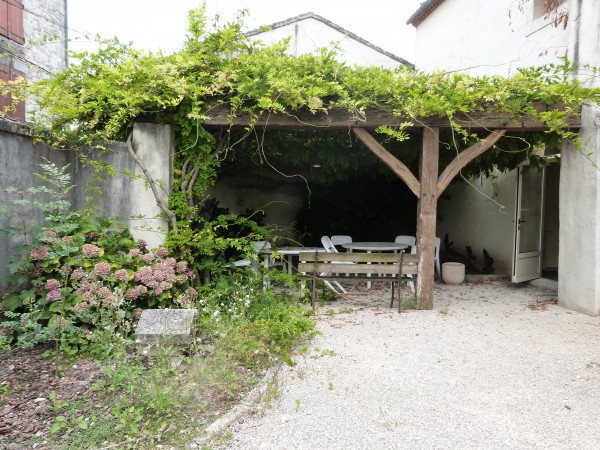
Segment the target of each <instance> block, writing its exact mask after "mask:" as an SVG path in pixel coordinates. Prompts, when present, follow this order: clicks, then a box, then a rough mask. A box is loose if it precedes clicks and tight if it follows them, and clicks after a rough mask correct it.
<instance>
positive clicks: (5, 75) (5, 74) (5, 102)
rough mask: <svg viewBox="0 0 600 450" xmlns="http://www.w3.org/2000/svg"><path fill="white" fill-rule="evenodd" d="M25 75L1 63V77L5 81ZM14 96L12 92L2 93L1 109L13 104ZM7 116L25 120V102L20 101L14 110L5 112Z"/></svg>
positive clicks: (0, 97)
mask: <svg viewBox="0 0 600 450" xmlns="http://www.w3.org/2000/svg"><path fill="white" fill-rule="evenodd" d="M24 76H25V75H24V74H23V73H22V72H19V71H18V70H14V69H12V68H10V67H8V66H6V65H3V64H0V79H1V80H3V81H10V80H14V79H15V78H17V77H24ZM12 103H13V101H12V96H11V95H10V94H6V95H0V110H4V108H6V107H8V106H10V105H12ZM3 115H4V116H5V117H9V118H11V119H15V120H22V121H25V102H20V103H18V104H17V105H15V110H14V111H9V112H7V113H4V114H3Z"/></svg>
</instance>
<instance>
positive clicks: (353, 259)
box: [298, 251, 418, 276]
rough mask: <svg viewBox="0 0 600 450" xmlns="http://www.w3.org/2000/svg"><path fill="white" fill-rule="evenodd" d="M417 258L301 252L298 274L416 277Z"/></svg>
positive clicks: (406, 255) (402, 254)
mask: <svg viewBox="0 0 600 450" xmlns="http://www.w3.org/2000/svg"><path fill="white" fill-rule="evenodd" d="M417 261H418V257H417V255H415V254H405V253H326V252H325V251H323V252H301V253H300V264H299V265H298V272H300V273H337V274H381V275H394V276H397V275H398V274H400V273H402V275H403V276H404V275H416V273H417Z"/></svg>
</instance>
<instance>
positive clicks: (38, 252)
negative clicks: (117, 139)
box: [29, 247, 49, 261]
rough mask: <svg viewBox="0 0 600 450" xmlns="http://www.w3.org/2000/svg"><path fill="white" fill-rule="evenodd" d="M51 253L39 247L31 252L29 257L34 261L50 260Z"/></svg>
mask: <svg viewBox="0 0 600 450" xmlns="http://www.w3.org/2000/svg"><path fill="white" fill-rule="evenodd" d="M48 255H49V252H48V249H47V248H46V247H38V248H34V249H33V250H31V252H30V253H29V257H30V258H31V259H33V260H34V261H41V260H43V259H46V258H48Z"/></svg>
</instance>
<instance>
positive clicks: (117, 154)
mask: <svg viewBox="0 0 600 450" xmlns="http://www.w3.org/2000/svg"><path fill="white" fill-rule="evenodd" d="M133 141H134V148H135V149H136V150H137V154H138V156H140V157H141V158H142V159H144V160H145V164H146V166H147V168H148V170H149V171H150V172H151V174H152V176H153V177H154V179H155V180H157V181H159V182H160V184H161V185H162V186H164V191H163V195H164V198H166V197H168V195H169V192H170V186H171V172H172V170H171V160H172V155H173V133H172V130H171V128H170V127H169V126H166V125H155V124H136V125H135V126H134V132H133ZM109 147H110V149H109V151H107V152H103V153H94V152H91V153H90V156H91V157H94V158H97V159H101V160H103V161H106V162H107V163H109V164H111V165H113V166H114V167H115V169H116V171H117V173H116V175H114V176H107V177H106V178H105V179H104V180H103V181H102V182H101V183H100V185H99V187H100V190H101V196H100V197H95V198H93V202H94V203H95V204H96V205H97V206H98V212H99V213H100V214H102V215H105V216H113V217H115V216H117V217H121V218H123V219H124V220H125V222H126V223H127V224H128V225H129V227H130V229H131V230H132V232H133V234H134V236H135V237H136V238H138V239H144V240H146V241H147V242H148V243H149V245H150V246H151V247H156V246H159V245H160V244H162V242H163V241H164V237H165V232H166V230H167V222H166V220H165V219H164V217H163V216H162V214H161V211H160V209H159V208H158V206H157V205H156V201H155V199H154V196H153V194H152V192H151V191H150V189H149V188H148V187H147V186H146V183H145V180H144V179H142V178H141V175H142V173H141V171H140V169H139V167H138V166H137V165H136V163H135V161H134V159H133V158H132V157H131V155H130V154H129V151H128V149H127V146H126V144H125V143H113V144H111V145H110V146H109ZM45 159H47V160H50V161H52V162H54V163H55V164H56V165H58V166H59V167H62V166H64V165H66V164H71V174H72V182H73V184H75V186H76V187H75V188H74V189H73V190H72V191H71V196H70V198H69V200H70V202H71V204H72V206H73V209H81V208H83V207H84V206H85V203H86V196H88V195H90V194H89V193H88V191H86V189H85V188H86V187H87V183H88V181H89V180H91V179H92V175H93V173H92V171H91V169H90V168H89V167H88V168H86V167H81V165H80V164H79V163H78V162H77V161H76V159H75V157H74V154H73V153H71V152H69V151H65V150H57V149H53V148H51V147H49V146H47V145H45V144H42V143H34V142H33V139H32V137H31V135H30V134H29V130H28V128H27V127H25V126H23V125H22V124H18V123H16V122H13V121H10V120H5V119H0V204H1V205H6V204H9V202H10V201H11V200H12V198H13V197H12V196H11V195H10V194H7V193H5V192H4V188H6V187H12V186H14V187H16V188H17V189H19V190H26V189H27V188H28V187H30V186H37V185H40V184H41V180H40V179H39V178H38V177H36V176H35V173H36V172H37V173H39V172H40V167H39V164H40V163H42V162H44V160H45ZM127 173H135V174H136V175H138V176H140V177H134V178H131V177H129V176H128V175H127ZM140 214H143V215H144V216H145V217H144V220H143V221H142V220H140V219H138V218H131V216H134V215H140ZM32 219H34V220H37V221H38V223H39V224H43V223H44V221H43V217H40V216H36V217H32ZM15 220H16V218H15V217H14V216H12V217H11V216H6V215H3V214H0V230H6V229H8V227H9V226H11V225H14V224H15V223H16V222H15ZM16 244H17V240H15V239H11V238H9V237H8V236H7V235H6V234H5V233H0V296H1V295H2V294H3V292H2V284H3V283H2V279H3V278H4V277H5V276H6V275H7V274H8V263H9V262H10V261H11V259H12V258H13V257H14V256H15V245H16Z"/></svg>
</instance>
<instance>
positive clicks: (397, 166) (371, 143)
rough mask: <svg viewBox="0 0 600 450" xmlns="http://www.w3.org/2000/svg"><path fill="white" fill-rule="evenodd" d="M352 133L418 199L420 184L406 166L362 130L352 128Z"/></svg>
mask: <svg viewBox="0 0 600 450" xmlns="http://www.w3.org/2000/svg"><path fill="white" fill-rule="evenodd" d="M352 132H353V133H354V135H355V136H356V137H357V138H358V140H359V141H361V142H362V143H363V144H365V147H367V148H368V149H369V150H371V151H372V152H373V153H374V154H375V155H376V156H377V157H378V158H379V159H380V160H381V161H383V163H384V164H385V165H386V166H388V167H389V168H390V169H392V171H393V172H394V173H395V174H396V175H398V176H399V177H400V178H401V179H402V181H404V182H405V183H406V185H407V186H408V188H409V189H410V190H411V191H412V192H413V194H415V195H416V196H417V198H419V197H420V196H421V183H419V180H417V178H416V177H415V176H414V175H413V174H412V172H411V171H410V169H409V168H408V167H406V165H405V164H404V163H403V162H402V161H400V160H398V159H397V158H396V157H395V156H394V155H392V154H391V153H390V152H388V151H387V150H386V149H385V147H383V146H382V145H381V144H380V143H379V142H377V140H376V139H375V138H374V137H373V136H371V134H370V133H369V132H368V131H367V130H365V129H364V128H353V129H352Z"/></svg>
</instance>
